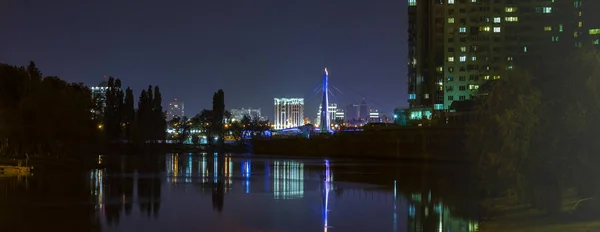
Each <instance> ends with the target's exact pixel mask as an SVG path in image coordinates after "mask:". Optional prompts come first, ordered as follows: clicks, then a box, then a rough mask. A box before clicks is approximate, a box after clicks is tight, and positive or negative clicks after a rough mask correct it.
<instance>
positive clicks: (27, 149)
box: [0, 62, 99, 157]
mask: <svg viewBox="0 0 600 232" xmlns="http://www.w3.org/2000/svg"><path fill="white" fill-rule="evenodd" d="M92 99H93V98H92V96H91V92H90V90H89V89H88V88H87V87H85V86H83V85H82V84H80V83H76V84H73V83H67V82H65V81H63V80H60V79H59V78H58V77H45V78H43V79H42V78H41V72H40V71H39V70H38V69H37V68H36V67H35V64H34V63H33V62H30V64H29V66H28V67H27V69H26V68H25V67H16V66H10V65H6V64H0V151H1V152H0V155H23V154H26V153H27V154H30V155H48V154H51V155H53V156H54V155H58V156H63V157H64V156H69V155H76V154H81V153H80V152H78V151H82V150H85V149H89V148H90V147H92V146H95V144H96V142H97V138H98V135H99V130H98V126H97V125H98V122H97V121H94V117H92V109H93V108H94V102H93V101H92ZM49 122H51V123H49Z"/></svg>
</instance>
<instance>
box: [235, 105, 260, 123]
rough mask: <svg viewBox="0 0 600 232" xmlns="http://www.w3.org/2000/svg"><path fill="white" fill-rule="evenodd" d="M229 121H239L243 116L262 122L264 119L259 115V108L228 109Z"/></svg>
mask: <svg viewBox="0 0 600 232" xmlns="http://www.w3.org/2000/svg"><path fill="white" fill-rule="evenodd" d="M229 112H230V113H231V120H232V121H241V120H242V118H244V116H248V117H250V119H252V120H263V119H264V118H263V117H262V115H261V110H260V108H257V109H253V108H239V109H230V110H229Z"/></svg>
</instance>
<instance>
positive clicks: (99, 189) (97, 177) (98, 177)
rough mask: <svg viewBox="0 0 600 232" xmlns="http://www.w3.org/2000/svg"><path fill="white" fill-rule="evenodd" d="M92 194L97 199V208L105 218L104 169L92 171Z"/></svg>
mask: <svg viewBox="0 0 600 232" xmlns="http://www.w3.org/2000/svg"><path fill="white" fill-rule="evenodd" d="M90 186H91V194H92V196H94V197H95V201H96V202H95V204H96V206H95V207H96V208H97V209H99V210H100V211H101V215H103V216H104V198H105V195H104V190H105V187H104V169H95V170H92V171H90Z"/></svg>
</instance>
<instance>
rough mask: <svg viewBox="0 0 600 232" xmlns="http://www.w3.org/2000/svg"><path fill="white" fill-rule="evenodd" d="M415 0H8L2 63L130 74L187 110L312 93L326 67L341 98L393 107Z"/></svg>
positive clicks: (70, 73)
mask: <svg viewBox="0 0 600 232" xmlns="http://www.w3.org/2000/svg"><path fill="white" fill-rule="evenodd" d="M406 11H407V6H406V1H399V0H377V1H365V0H214V1H206V0H178V1H159V0H143V1H142V0H103V1H82V0H52V1H50V0H2V1H0V28H1V33H0V62H4V63H9V64H15V65H27V63H28V62H29V60H34V61H35V62H36V64H37V65H38V67H39V68H40V69H41V70H42V72H43V73H44V75H56V76H59V77H61V78H63V79H65V80H67V81H72V82H83V83H85V84H87V85H95V84H97V83H99V82H100V81H102V79H103V76H105V75H108V76H114V77H118V78H121V80H122V81H123V84H124V85H125V86H131V87H132V88H133V89H134V92H135V94H136V97H137V95H138V94H139V91H140V90H141V88H145V87H147V85H150V84H151V85H159V86H160V88H161V90H162V92H163V100H164V102H163V103H164V105H166V104H167V103H168V101H169V100H170V99H171V98H173V97H177V98H180V99H182V100H183V101H185V104H186V115H187V116H193V115H194V114H196V113H197V112H199V111H200V110H201V109H203V108H211V107H212V106H211V104H212V103H211V102H212V99H211V98H212V94H213V93H214V92H215V91H216V90H217V89H219V88H222V89H223V90H224V91H225V98H226V106H227V108H237V107H260V108H262V111H263V114H264V115H265V116H267V117H269V118H272V117H273V115H272V114H273V98H274V97H304V98H305V99H306V101H307V102H306V109H305V115H306V116H309V117H314V116H316V114H317V108H318V103H319V95H314V94H313V90H314V89H315V88H317V86H318V85H319V84H320V81H321V74H322V72H323V68H324V67H328V69H329V73H330V85H333V86H335V87H337V88H339V89H340V90H341V91H342V92H343V93H339V92H338V91H337V90H333V92H334V94H335V95H336V96H335V97H332V100H331V101H332V102H338V103H340V104H343V105H346V104H348V103H350V102H357V103H358V102H359V101H360V100H361V98H362V97H364V98H366V99H367V102H369V103H370V104H371V106H372V108H377V109H379V110H380V111H384V112H391V111H392V110H393V108H394V107H398V106H405V105H407V104H406V95H407V94H406V64H407V61H406V56H407V55H406V49H407V48H406V47H407V45H406V27H407V25H406V24H407V23H406V21H407V16H406Z"/></svg>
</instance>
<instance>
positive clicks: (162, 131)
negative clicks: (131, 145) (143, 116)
mask: <svg viewBox="0 0 600 232" xmlns="http://www.w3.org/2000/svg"><path fill="white" fill-rule="evenodd" d="M186 121H187V118H186ZM152 125H153V129H154V130H153V135H154V137H153V139H154V140H165V137H166V130H167V123H166V115H165V112H164V111H163V108H162V94H161V93H160V89H159V88H158V86H155V87H154V98H153V99H152Z"/></svg>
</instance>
